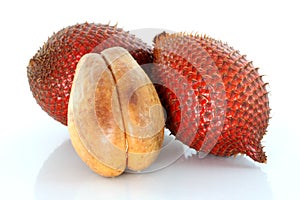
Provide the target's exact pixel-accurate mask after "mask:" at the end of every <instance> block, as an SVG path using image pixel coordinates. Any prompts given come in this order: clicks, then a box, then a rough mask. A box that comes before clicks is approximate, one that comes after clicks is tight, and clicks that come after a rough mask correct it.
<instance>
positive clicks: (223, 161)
mask: <svg viewBox="0 0 300 200" xmlns="http://www.w3.org/2000/svg"><path fill="white" fill-rule="evenodd" d="M35 197H36V199H37V200H47V199H183V198H184V199H265V200H266V199H272V192H271V189H270V186H269V183H268V181H267V175H266V174H265V173H263V172H262V171H261V169H260V167H258V166H256V165H255V164H254V163H253V162H252V161H250V160H248V159H247V158H246V157H243V156H240V157H237V158H220V157H215V156H211V155H209V156H207V157H206V158H204V159H199V158H198V157H197V156H195V155H194V156H192V157H188V158H185V156H182V157H181V158H180V159H178V160H177V161H176V162H175V163H173V164H172V165H170V166H168V167H166V168H164V169H161V170H158V171H155V172H152V173H143V174H132V173H124V174H123V175H121V176H119V177H115V178H104V177H101V176H99V175H97V174H95V173H93V172H92V171H90V170H89V168H88V167H87V166H86V165H85V164H84V163H83V162H82V161H81V160H80V158H79V157H78V156H77V154H76V153H75V151H74V150H73V147H72V145H71V142H70V141H69V140H67V141H65V142H64V143H63V144H62V145H61V146H59V147H58V148H57V149H56V150H55V151H54V152H53V153H52V154H51V155H50V157H49V158H48V159H47V160H46V161H45V162H44V164H43V166H42V168H41V169H40V172H39V174H38V176H37V179H36V183H35Z"/></svg>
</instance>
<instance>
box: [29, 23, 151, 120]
mask: <svg viewBox="0 0 300 200" xmlns="http://www.w3.org/2000/svg"><path fill="white" fill-rule="evenodd" d="M114 46H120V47H123V48H125V49H127V50H128V51H129V52H130V53H131V55H132V56H133V57H134V58H135V59H136V60H137V62H138V63H139V64H140V65H142V64H146V63H150V62H152V52H151V49H150V48H149V47H148V46H147V45H146V44H145V43H143V42H142V41H141V40H140V39H138V38H136V37H135V36H134V35H132V34H130V33H129V32H125V31H123V30H122V29H120V28H117V27H116V26H109V25H103V24H94V23H84V24H77V25H73V26H69V27H66V28H64V29H62V30H60V31H59V32H57V33H55V34H53V35H52V36H51V37H50V38H49V39H48V41H47V42H46V43H45V44H44V46H43V47H42V48H40V50H39V51H38V52H37V53H36V55H35V56H33V58H32V59H31V60H30V62H29V66H28V67H27V76H28V80H29V85H30V89H31V91H32V94H33V96H34V98H35V99H36V101H37V103H38V104H39V105H40V106H41V108H42V109H43V110H44V111H46V112H47V113H48V114H49V115H50V116H51V117H53V118H54V119H56V120H57V121H59V122H61V123H62V124H64V125H67V110H68V101H69V96H70V90H71V86H72V82H73V78H74V73H75V69H76V65H77V63H78V61H79V59H80V58H81V57H82V56H83V55H85V54H86V53H90V52H97V53H99V52H101V51H102V50H103V49H106V48H109V47H114Z"/></svg>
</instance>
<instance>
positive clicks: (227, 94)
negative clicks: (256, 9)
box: [149, 33, 270, 162]
mask: <svg viewBox="0 0 300 200" xmlns="http://www.w3.org/2000/svg"><path fill="white" fill-rule="evenodd" d="M154 43H155V46H154V50H153V56H154V63H155V65H154V67H153V68H151V70H150V73H149V75H150V77H151V80H152V81H153V82H154V83H157V84H156V89H157V91H158V94H159V96H160V99H161V102H162V104H163V106H164V107H165V108H166V111H167V115H168V117H167V122H166V126H167V128H169V129H170V131H171V132H172V133H173V134H174V135H176V138H177V139H179V140H181V141H182V142H184V143H185V144H187V145H189V146H190V147H192V148H194V149H196V150H198V151H199V150H200V151H202V152H204V153H212V154H215V155H219V156H231V155H236V154H239V153H241V154H246V155H248V156H250V157H251V158H252V159H253V160H255V161H258V162H266V155H265V153H264V151H263V147H262V145H261V140H262V138H263V136H264V134H265V132H266V129H267V126H268V120H269V112H270V109H269V102H268V96H267V94H268V92H267V91H266V89H265V85H266V84H265V83H264V82H263V81H262V78H261V76H260V75H259V74H258V71H257V69H256V68H254V66H253V65H252V62H249V61H247V60H246V58H245V56H243V55H240V54H239V52H238V51H235V50H234V49H233V48H231V47H229V46H228V45H226V44H224V43H222V42H220V41H217V40H214V39H212V38H209V37H206V36H204V37H202V36H197V35H187V34H183V33H176V34H167V33H162V34H160V35H158V36H156V38H155V40H154Z"/></svg>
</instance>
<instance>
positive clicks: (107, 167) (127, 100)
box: [68, 47, 165, 177]
mask: <svg viewBox="0 0 300 200" xmlns="http://www.w3.org/2000/svg"><path fill="white" fill-rule="evenodd" d="M164 123H165V122H164V113H163V110H162V106H161V103H160V100H159V97H158V95H157V93H156V90H155V88H154V86H153V84H152V83H151V81H150V79H149V78H148V76H147V75H146V74H145V72H144V71H143V70H142V68H141V67H140V66H139V65H138V64H137V62H136V61H135V60H134V59H133V57H132V56H131V55H130V54H129V52H128V51H127V50H125V49H123V48H121V47H112V48H108V49H106V50H104V51H102V52H101V53H100V54H98V53H88V54H86V55H84V56H83V57H82V58H81V59H80V61H79V63H78V65H77V69H76V73H75V77H74V82H73V85H72V90H71V94H70V101H69V106H68V129H69V132H70V137H71V141H72V144H73V147H74V148H75V150H76V152H77V153H78V155H79V156H80V157H81V159H82V160H83V161H84V162H85V163H86V164H87V165H88V166H89V167H90V168H91V169H92V170H93V171H94V172H96V173H98V174H100V175H102V176H105V177H114V176H118V175H120V174H122V172H124V170H125V169H126V167H127V168H129V169H131V170H135V171H139V170H143V169H145V168H147V167H148V166H149V165H151V163H153V162H154V160H155V159H156V157H157V156H158V154H159V152H160V149H161V147H162V144H163V139H164V133H163V131H164Z"/></svg>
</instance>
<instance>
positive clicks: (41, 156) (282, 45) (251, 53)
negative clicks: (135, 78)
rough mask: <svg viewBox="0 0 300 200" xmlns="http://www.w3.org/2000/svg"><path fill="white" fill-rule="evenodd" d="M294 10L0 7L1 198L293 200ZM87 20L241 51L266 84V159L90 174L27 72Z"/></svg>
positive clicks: (191, 4) (231, 4)
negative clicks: (55, 38) (67, 30)
mask: <svg viewBox="0 0 300 200" xmlns="http://www.w3.org/2000/svg"><path fill="white" fill-rule="evenodd" d="M4 2H5V3H4ZM196 2H197V3H196ZM299 10H300V6H299V5H298V3H297V1H296V0H295V1H291V0H285V1H276V0H273V1H259V0H252V1H238V0H236V1H233V0H230V1H222V0H219V1H213V0H212V1H208V0H206V1H189V0H184V1H179V2H175V1H163V0H159V1H156V0H149V1H129V0H125V1H118V2H117V1H100V0H97V1H88V0H85V1H77V0H73V1H65V2H63V1H62V0H59V1H57V0H53V1H48V2H46V1H32V0H27V1H13V0H12V1H1V3H0V20H1V23H0V25H1V32H0V58H1V62H0V63H1V66H0V67H1V74H0V76H1V77H0V87H1V88H0V89H1V90H0V91H1V97H0V115H1V123H0V125H1V129H0V135H1V138H0V199H38V200H40V199H43V200H44V199H183V198H185V199H299V198H300V192H299V180H300V173H299V169H300V162H299V157H300V156H299V142H300V136H299V128H298V127H299V113H300V106H299V97H300V95H299V88H298V87H299V70H298V68H299V67H300V64H299V62H300V50H299V46H300V39H299V36H300V30H299V24H300V23H299V19H300V14H299V13H300V11H299ZM85 21H88V22H99V23H107V22H109V21H110V22H111V24H115V23H118V26H119V27H122V28H124V29H126V30H133V29H140V28H164V29H169V30H173V31H186V32H194V33H196V32H198V33H205V34H208V35H210V36H211V37H214V38H216V39H221V40H222V41H225V42H227V43H228V44H230V45H231V46H233V47H234V48H236V49H239V50H240V52H241V53H243V54H247V58H248V59H249V60H253V61H254V65H255V66H258V67H260V73H261V74H264V75H266V76H265V77H264V80H265V81H266V82H269V83H270V84H269V87H268V89H269V90H270V92H271V93H270V104H271V107H272V113H271V115H272V119H271V121H270V126H269V128H268V133H267V135H266V136H265V138H264V145H265V146H266V147H265V150H266V151H267V155H268V163H267V164H257V163H254V162H253V161H251V160H250V159H248V158H247V157H244V156H238V157H237V158H226V159H225V158H218V157H213V156H208V157H206V158H205V159H199V158H197V157H195V156H193V157H189V158H185V157H184V156H183V157H181V158H180V159H179V160H178V161H177V162H175V163H173V164H172V165H171V166H168V167H167V168H165V169H162V170H159V171H156V172H153V173H147V174H128V173H126V174H124V175H122V176H120V177H117V178H113V179H107V178H103V177H100V176H98V175H96V174H94V173H92V172H91V171H90V170H89V169H88V168H87V167H86V166H85V165H84V164H83V163H82V162H81V161H80V159H79V158H78V157H77V155H76V154H75V152H74V151H73V148H72V146H71V144H70V141H69V135H68V131H67V128H66V127H65V126H63V125H61V124H60V123H58V122H56V121H54V120H52V119H51V118H50V117H49V116H48V115H47V114H45V113H44V112H43V111H42V110H41V109H40V107H39V106H38V105H37V104H36V103H35V100H34V99H33V97H32V95H31V92H30V90H29V86H28V82H27V76H26V66H27V64H28V61H29V59H30V58H31V57H32V56H33V55H34V54H35V53H36V51H37V50H38V48H39V47H40V46H42V45H43V42H45V41H46V40H47V38H48V37H49V36H51V35H52V33H53V32H55V31H58V30H59V29H61V28H63V27H65V26H68V25H73V24H75V23H77V22H79V23H80V22H85Z"/></svg>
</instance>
